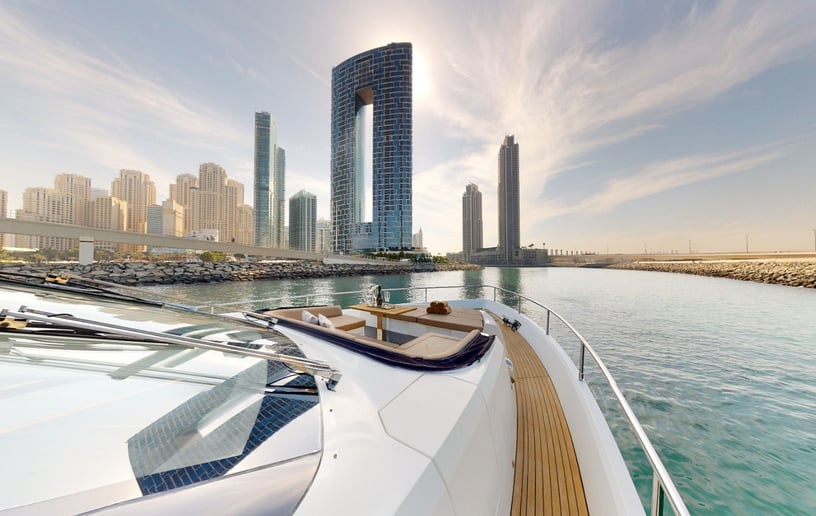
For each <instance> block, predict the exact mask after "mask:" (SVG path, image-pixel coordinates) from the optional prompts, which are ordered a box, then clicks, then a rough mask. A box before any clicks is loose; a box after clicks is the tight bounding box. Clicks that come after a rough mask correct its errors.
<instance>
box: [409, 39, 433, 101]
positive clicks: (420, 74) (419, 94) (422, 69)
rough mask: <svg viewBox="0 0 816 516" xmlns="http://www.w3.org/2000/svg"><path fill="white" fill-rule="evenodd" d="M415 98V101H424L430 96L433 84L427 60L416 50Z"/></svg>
mask: <svg viewBox="0 0 816 516" xmlns="http://www.w3.org/2000/svg"><path fill="white" fill-rule="evenodd" d="M413 74H414V76H413V83H414V84H413V96H414V100H415V101H416V100H422V99H424V98H425V97H427V96H428V90H430V87H431V84H430V79H429V77H428V67H427V65H426V62H425V58H424V57H423V56H422V54H420V53H419V52H417V50H416V49H414V68H413Z"/></svg>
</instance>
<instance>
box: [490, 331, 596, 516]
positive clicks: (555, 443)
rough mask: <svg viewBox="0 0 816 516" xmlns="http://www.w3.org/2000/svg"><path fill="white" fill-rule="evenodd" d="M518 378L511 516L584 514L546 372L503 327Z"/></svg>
mask: <svg viewBox="0 0 816 516" xmlns="http://www.w3.org/2000/svg"><path fill="white" fill-rule="evenodd" d="M497 323H498V325H499V327H500V328H501V329H502V335H503V339H504V341H505V344H506V345H507V351H508V354H509V356H510V359H511V360H512V361H513V367H514V371H515V378H516V404H517V407H518V433H517V442H516V472H515V480H514V484H513V504H512V511H511V514H512V515H530V514H553V515H561V514H575V515H588V514H589V511H588V509H587V504H586V497H585V496H584V487H583V483H582V481H581V472H580V469H579V467H578V460H577V458H576V456H575V447H574V446H573V443H572V437H571V436H570V432H569V428H568V427H567V421H566V418H565V417H564V411H563V410H562V409H561V402H560V401H559V399H558V394H557V393H556V391H555V387H554V386H553V383H552V381H551V380H550V377H549V375H548V374H547V371H546V370H545V369H544V366H543V365H542V364H541V361H540V360H539V359H538V356H537V355H536V354H535V352H534V351H533V350H532V348H530V346H529V344H528V343H527V341H526V340H525V339H524V338H523V337H522V336H521V335H520V334H519V333H518V332H514V331H512V330H511V329H510V328H509V327H507V326H505V325H503V324H502V322H501V320H500V319H497Z"/></svg>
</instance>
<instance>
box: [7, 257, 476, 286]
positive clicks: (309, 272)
mask: <svg viewBox="0 0 816 516" xmlns="http://www.w3.org/2000/svg"><path fill="white" fill-rule="evenodd" d="M440 265H442V264H440ZM469 266H470V264H461V269H466V268H468V267H469ZM453 267H455V266H452V265H451V264H445V268H442V267H437V266H436V264H432V263H418V264H414V263H382V264H380V263H377V264H367V263H366V264H324V263H322V262H309V261H281V262H106V263H103V262H97V263H93V264H91V265H80V264H78V263H60V264H22V265H16V264H15V265H6V266H3V270H5V271H10V272H20V273H25V274H36V275H43V276H45V275H47V274H59V273H60V272H65V273H69V274H73V275H76V276H82V277H84V278H88V279H95V280H101V281H107V282H110V283H116V284H119V285H173V284H180V283H181V284H185V283H212V282H221V281H254V280H267V279H305V278H326V277H340V276H369V275H383V274H410V273H413V272H433V271H437V270H456V269H454V268H453Z"/></svg>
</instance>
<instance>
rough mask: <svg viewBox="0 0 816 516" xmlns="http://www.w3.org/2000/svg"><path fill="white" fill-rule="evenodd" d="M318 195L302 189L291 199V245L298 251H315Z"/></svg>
mask: <svg viewBox="0 0 816 516" xmlns="http://www.w3.org/2000/svg"><path fill="white" fill-rule="evenodd" d="M316 226H317V197H316V196H315V194H313V193H309V192H307V191H306V190H301V191H299V192H298V193H296V194H295V195H293V196H292V197H291V198H290V199H289V246H290V247H291V248H292V249H295V250H298V251H307V252H310V253H313V252H315V247H316V243H317V242H316V237H317V233H316Z"/></svg>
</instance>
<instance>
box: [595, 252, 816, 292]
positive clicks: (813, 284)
mask: <svg viewBox="0 0 816 516" xmlns="http://www.w3.org/2000/svg"><path fill="white" fill-rule="evenodd" d="M609 268H610V269H630V270H639V271H660V272H680V273H683V274H696V275H698V276H711V277H717V278H730V279H737V280H743V281H756V282H759V283H772V284H776V285H786V286H789V287H806V288H816V260H807V259H803V260H762V261H752V260H724V261H682V262H632V263H621V264H615V265H611V266H610V267H609Z"/></svg>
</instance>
